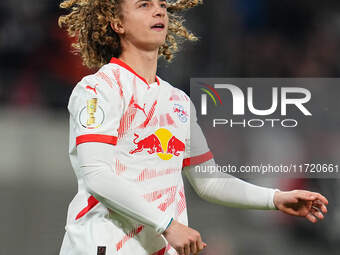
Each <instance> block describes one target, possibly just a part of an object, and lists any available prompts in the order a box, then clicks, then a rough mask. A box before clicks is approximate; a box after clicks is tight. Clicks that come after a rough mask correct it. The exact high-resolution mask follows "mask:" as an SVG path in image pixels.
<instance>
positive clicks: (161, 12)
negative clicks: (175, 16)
mask: <svg viewBox="0 0 340 255" xmlns="http://www.w3.org/2000/svg"><path fill="white" fill-rule="evenodd" d="M163 5H164V3H162V1H157V3H156V4H155V5H154V12H153V16H154V17H164V16H165V15H166V12H167V10H166V8H164V7H163Z"/></svg>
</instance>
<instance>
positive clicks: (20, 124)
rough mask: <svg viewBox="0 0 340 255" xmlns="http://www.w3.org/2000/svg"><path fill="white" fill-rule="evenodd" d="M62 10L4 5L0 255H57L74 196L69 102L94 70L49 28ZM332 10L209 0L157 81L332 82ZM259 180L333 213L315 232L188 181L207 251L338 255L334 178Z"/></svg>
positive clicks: (0, 30)
mask: <svg viewBox="0 0 340 255" xmlns="http://www.w3.org/2000/svg"><path fill="white" fill-rule="evenodd" d="M58 3H59V1H51V0H31V1H24V0H2V1H1V2H0V119H1V120H0V132H1V142H0V148H1V154H0V201H1V210H0V219H1V220H0V226H1V227H0V240H1V241H0V254H23V253H25V254H27V255H31V254H32V255H33V254H51V255H52V254H53V255H54V254H58V252H59V248H60V245H61V241H62V238H63V235H64V225H65V222H66V212H67V207H68V204H69V202H70V201H71V200H72V198H73V196H74V195H75V193H76V192H77V186H76V178H75V176H74V174H73V171H72V168H71V165H70V163H69V159H68V112H67V103H68V98H69V96H70V93H71V91H72V89H73V87H74V86H75V84H76V83H77V82H78V81H79V80H80V78H81V77H83V76H84V75H86V74H89V73H93V72H95V70H88V69H87V68H85V67H84V66H82V64H81V60H80V58H79V57H78V56H74V55H73V54H72V53H71V48H70V44H71V43H72V39H70V38H69V37H68V36H67V35H66V33H65V32H64V31H62V30H61V29H59V28H58V26H57V18H58V16H59V15H60V14H62V12H61V11H60V10H59V8H58ZM339 9H340V3H339V2H338V1H315V0H309V1H307V0H301V1H288V0H284V1H278V0H228V1H218V0H215V1H207V0H206V1H205V4H204V5H203V6H200V7H198V8H195V9H193V10H191V11H189V12H186V13H185V17H186V19H187V22H186V25H187V27H188V28H189V29H190V30H191V31H193V32H194V33H195V34H196V35H198V36H199V37H200V41H199V42H197V43H184V45H183V48H184V49H183V50H182V51H181V52H179V53H178V54H177V57H176V58H175V60H174V61H173V63H171V64H168V63H165V62H164V61H160V65H159V70H158V75H159V76H160V77H162V78H163V79H165V80H167V81H169V82H170V83H172V84H173V85H174V86H176V87H178V88H180V89H183V90H184V91H186V92H187V93H189V84H190V78H191V77H338V76H339V75H340V65H339V64H340V63H339V61H338V58H339V47H340V43H339V42H340V36H339V35H340V15H339ZM325 95H326V96H327V93H325ZM334 111H338V109H334ZM327 135H328V134H323V137H327ZM333 135H334V134H333ZM339 137H340V135H339V136H338V138H339ZM310 146H316V144H310ZM324 146H327V145H324ZM333 146H335V147H338V146H337V145H334V144H333ZM260 184H261V185H263V186H270V187H274V186H275V187H278V188H280V189H282V190H287V189H294V188H299V189H301V188H305V189H312V190H315V191H317V192H321V193H323V194H325V195H326V196H327V197H328V198H329V201H330V205H329V213H328V215H327V217H326V219H325V220H324V221H322V222H319V223H318V224H316V225H313V224H311V223H308V222H307V221H306V220H303V219H297V218H292V217H286V216H283V215H281V214H280V213H278V212H267V211H266V212H262V211H248V210H240V209H230V208H223V207H220V206H215V205H211V204H208V203H206V202H204V201H202V200H200V199H198V197H197V196H196V195H195V194H194V192H193V190H192V189H191V187H190V186H188V183H186V188H187V189H186V195H187V203H188V207H189V208H188V212H189V224H190V225H191V226H192V227H194V228H196V229H198V230H199V231H200V232H201V234H202V236H203V238H204V239H205V241H206V242H207V243H208V249H207V251H206V252H205V253H204V254H209V255H220V254H221V255H224V254H279V255H281V254H312V255H314V254H322V253H325V252H327V254H338V250H339V248H340V247H339V244H338V243H339V241H340V213H339V212H337V211H338V210H337V209H338V206H339V203H340V201H337V200H339V199H338V198H337V196H336V194H337V191H338V190H339V188H338V186H339V185H338V184H339V182H338V180H336V179H281V180H277V179H276V180H272V181H262V182H261V183H260Z"/></svg>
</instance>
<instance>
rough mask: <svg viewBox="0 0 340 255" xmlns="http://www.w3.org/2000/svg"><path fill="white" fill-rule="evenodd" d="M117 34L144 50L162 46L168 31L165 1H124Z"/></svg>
mask: <svg viewBox="0 0 340 255" xmlns="http://www.w3.org/2000/svg"><path fill="white" fill-rule="evenodd" d="M121 14H122V20H121V25H120V27H118V29H120V31H119V34H120V37H121V39H122V40H125V41H127V42H128V43H131V44H133V45H135V46H136V47H138V48H142V49H144V50H156V49H158V48H159V47H160V46H161V45H163V44H164V42H165V38H166V35H167V31H168V21H169V19H168V14H167V3H166V1H165V0H163V1H162V0H124V1H123V3H122V4H121Z"/></svg>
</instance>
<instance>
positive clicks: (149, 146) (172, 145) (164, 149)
mask: <svg viewBox="0 0 340 255" xmlns="http://www.w3.org/2000/svg"><path fill="white" fill-rule="evenodd" d="M137 139H139V135H138V134H136V133H135V139H134V140H133V143H134V144H136V145H137V148H135V149H134V150H131V151H130V154H134V153H137V152H141V151H144V150H146V151H147V152H148V153H149V154H153V153H157V155H158V157H159V158H161V159H163V160H169V159H171V158H172V157H173V156H174V155H175V156H176V157H177V156H179V155H180V152H181V151H184V149H185V144H184V143H183V142H182V141H181V140H179V139H178V138H177V137H175V136H174V135H172V133H171V132H170V131H169V130H167V129H165V128H160V129H158V130H157V131H156V132H155V133H154V134H151V135H149V136H147V137H145V138H143V139H140V140H139V141H137Z"/></svg>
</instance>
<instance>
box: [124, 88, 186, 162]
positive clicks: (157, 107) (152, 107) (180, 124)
mask: <svg viewBox="0 0 340 255" xmlns="http://www.w3.org/2000/svg"><path fill="white" fill-rule="evenodd" d="M189 110H190V109H189V103H188V102H187V101H186V100H185V98H183V97H182V96H181V95H178V94H176V93H175V92H172V91H162V90H158V91H157V90H154V91H150V93H145V94H144V95H142V96H141V95H138V96H135V97H132V99H130V102H129V106H128V108H127V110H126V113H125V114H124V115H123V120H122V121H121V126H122V127H124V128H125V129H127V130H126V138H128V137H129V138H130V139H125V140H126V142H127V143H129V145H130V147H131V150H129V151H130V154H141V153H142V154H145V153H146V154H150V155H151V154H157V155H161V156H162V157H164V159H167V158H172V157H178V156H181V155H182V154H183V153H184V150H185V140H186V139H187V137H186V136H187V134H188V128H190V127H189V123H190V119H189V118H190V116H189ZM122 122H123V123H122ZM129 122H130V123H129ZM121 131H123V130H121ZM129 140H131V141H129Z"/></svg>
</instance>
